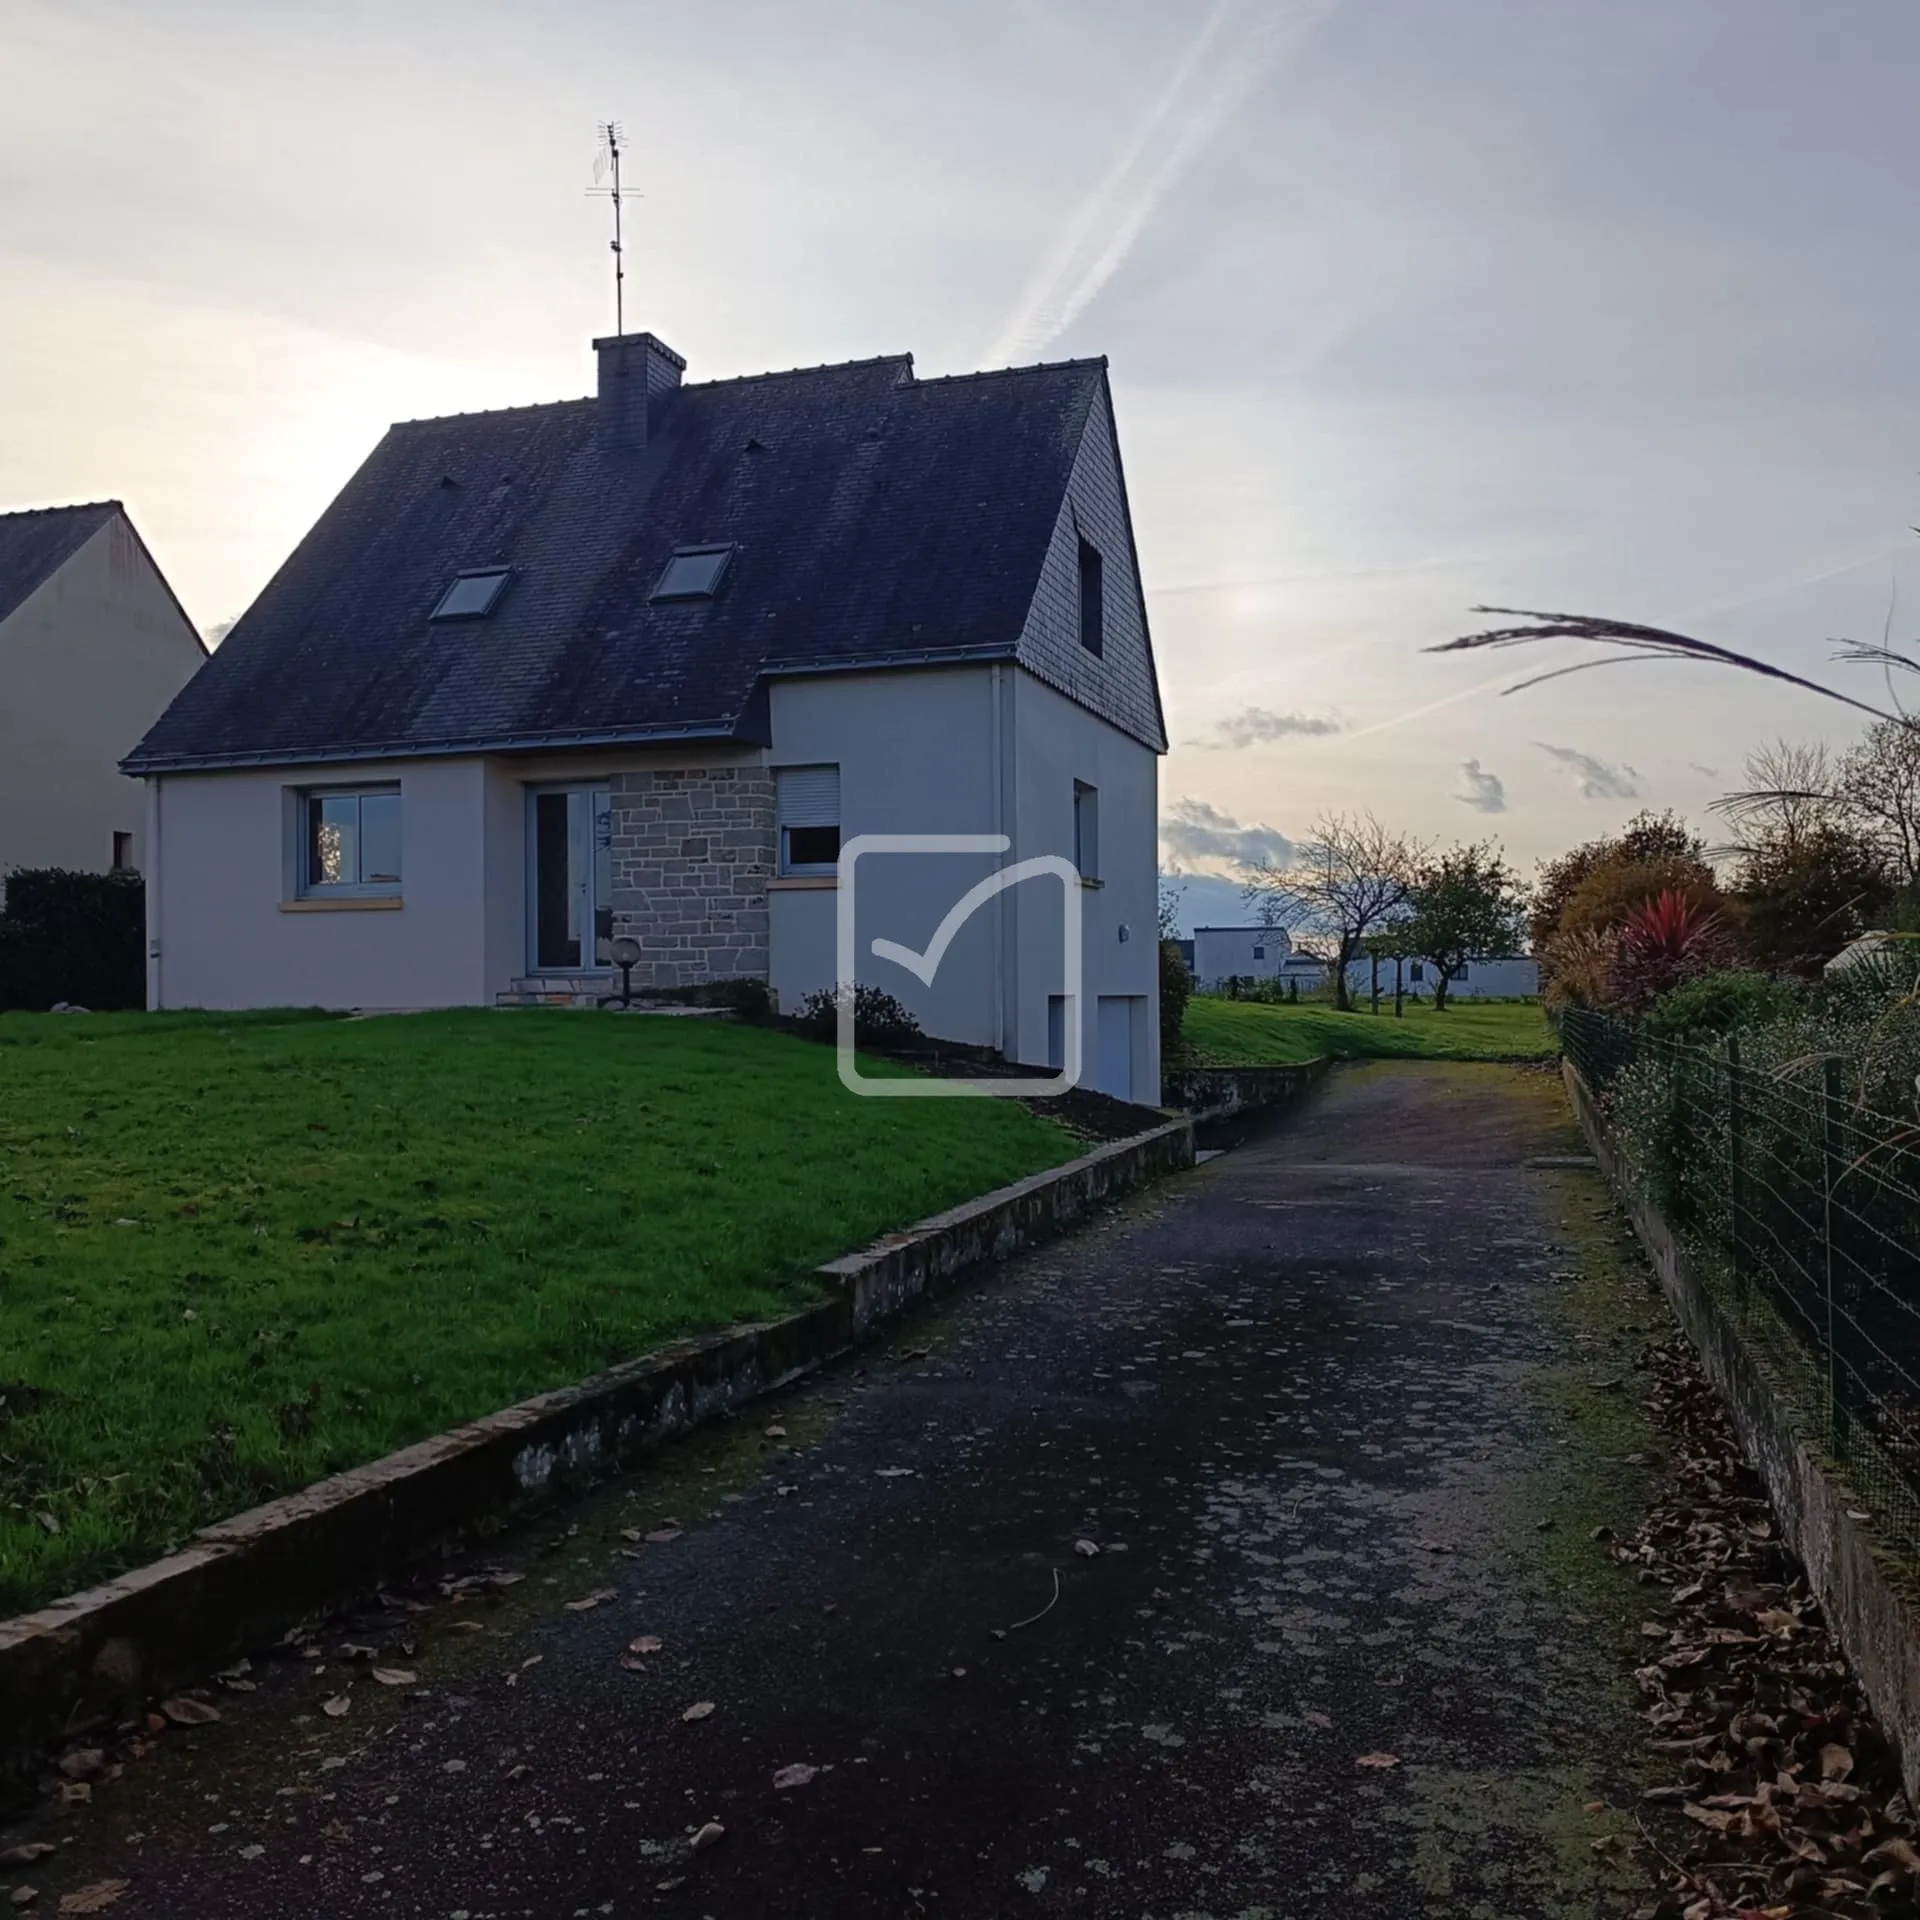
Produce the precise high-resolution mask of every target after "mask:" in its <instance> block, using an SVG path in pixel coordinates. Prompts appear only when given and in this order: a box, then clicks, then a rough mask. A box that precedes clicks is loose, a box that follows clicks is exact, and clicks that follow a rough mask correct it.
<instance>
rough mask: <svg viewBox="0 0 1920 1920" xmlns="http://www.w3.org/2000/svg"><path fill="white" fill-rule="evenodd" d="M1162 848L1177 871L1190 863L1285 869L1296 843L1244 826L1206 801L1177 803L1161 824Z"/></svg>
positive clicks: (1270, 830) (1266, 830)
mask: <svg viewBox="0 0 1920 1920" xmlns="http://www.w3.org/2000/svg"><path fill="white" fill-rule="evenodd" d="M1160 844H1161V846H1163V847H1164V848H1165V849H1166V851H1167V855H1168V858H1169V860H1170V862H1171V863H1172V865H1173V867H1174V868H1175V870H1178V869H1179V868H1180V867H1182V866H1184V865H1185V864H1186V863H1187V862H1188V861H1190V860H1191V861H1201V862H1206V863H1210V864H1212V865H1215V866H1220V865H1226V866H1230V867H1239V868H1246V867H1256V866H1261V865H1271V866H1276V867H1279V866H1285V865H1286V864H1287V862H1288V861H1289V860H1291V859H1292V858H1293V842H1292V841H1291V840H1289V839H1288V838H1287V836H1286V835H1285V834H1284V833H1281V832H1279V831H1277V830H1276V829H1275V828H1273V827H1261V826H1243V825H1242V824H1241V822H1240V821H1238V820H1236V819H1235V818H1234V817H1233V815H1232V814H1230V813H1222V812H1221V811H1220V809H1219V808H1218V807H1214V806H1209V805H1208V804H1207V802H1206V801H1204V800H1176V801H1175V802H1174V803H1173V806H1172V808H1171V809H1170V810H1169V812H1168V815H1167V817H1166V818H1165V819H1163V820H1162V821H1161V822H1160Z"/></svg>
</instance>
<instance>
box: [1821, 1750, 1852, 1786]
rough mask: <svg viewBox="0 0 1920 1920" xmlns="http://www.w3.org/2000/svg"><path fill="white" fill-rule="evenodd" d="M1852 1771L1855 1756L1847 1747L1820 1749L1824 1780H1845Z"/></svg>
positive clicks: (1822, 1777)
mask: <svg viewBox="0 0 1920 1920" xmlns="http://www.w3.org/2000/svg"><path fill="white" fill-rule="evenodd" d="M1852 1771H1853V1755H1852V1754H1851V1753H1849V1752H1848V1751H1847V1749H1846V1748H1845V1747H1843V1746H1840V1745H1838V1744H1835V1745H1833V1746H1828V1747H1822V1748H1821V1749H1820V1778H1821V1779H1822V1780H1844V1779H1845V1778H1846V1777H1847V1775H1848V1774H1850V1773H1851V1772H1852Z"/></svg>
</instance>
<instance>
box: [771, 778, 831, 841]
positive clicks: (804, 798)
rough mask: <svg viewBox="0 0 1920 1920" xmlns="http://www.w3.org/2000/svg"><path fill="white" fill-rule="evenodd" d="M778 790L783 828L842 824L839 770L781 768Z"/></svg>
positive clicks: (776, 780)
mask: <svg viewBox="0 0 1920 1920" xmlns="http://www.w3.org/2000/svg"><path fill="white" fill-rule="evenodd" d="M774 787H775V790H776V793H777V796H778V804H779V812H780V825H781V826H782V827H837V826H838V825H839V824H840V769H839V768H838V767H777V768H775V770H774Z"/></svg>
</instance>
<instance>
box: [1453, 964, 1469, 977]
mask: <svg viewBox="0 0 1920 1920" xmlns="http://www.w3.org/2000/svg"><path fill="white" fill-rule="evenodd" d="M1453 977H1454V978H1455V979H1456V980H1464V979H1465V978H1466V977H1467V970H1466V968H1465V967H1459V968H1456V969H1455V971H1454V976H1453Z"/></svg>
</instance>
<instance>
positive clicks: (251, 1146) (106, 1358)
mask: <svg viewBox="0 0 1920 1920" xmlns="http://www.w3.org/2000/svg"><path fill="white" fill-rule="evenodd" d="M1076 1151H1078V1144H1077V1143H1076V1142H1075V1141H1074V1140H1073V1138H1072V1137H1071V1136H1069V1135H1068V1134H1066V1133H1065V1132H1064V1131H1062V1130H1061V1129H1059V1128H1057V1127H1055V1126H1054V1125H1052V1124H1051V1123H1049V1122H1047V1121H1044V1120H1042V1119H1039V1118H1037V1117H1036V1116H1035V1115H1033V1114H1032V1113H1030V1112H1028V1111H1027V1110H1026V1109H1024V1108H1022V1107H1020V1106H1019V1105H1017V1104H1016V1103H1014V1102H1010V1101H1001V1100H980V1099H955V1100H875V1099H857V1098H855V1097H853V1096H852V1095H850V1094H848V1093H847V1092H846V1091H845V1090H844V1089H843V1088H842V1087H841V1086H840V1084H839V1082H838V1080H837V1078H836V1077H835V1074H834V1065H833V1055H832V1053H831V1052H830V1051H829V1050H828V1049H826V1048H824V1047H818V1046H814V1045H811V1044H809V1043H806V1042H804V1041H799V1040H795V1039H792V1038H790V1037H787V1036H785V1035H780V1034H773V1033H765V1032H758V1031H753V1030H750V1029H745V1028H739V1027H733V1026H728V1025H723V1024H720V1023H717V1022H711V1021H704V1020H676V1019H651V1018H614V1017H602V1016H593V1015H586V1014H577V1013H562V1012H553V1013H545V1012H526V1013H515V1014H493V1013H483V1012H470V1013H468V1012H462V1013H444V1014H423V1015H412V1016H407V1017H399V1018H391V1019H378V1020H359V1021H345V1020H330V1019H320V1018H315V1017H311V1016H297V1015H287V1016H281V1017H268V1016H252V1017H246V1018H232V1017H217V1016H205V1015H181V1016H175V1015H126V1016H118V1015H96V1016H89V1017H84V1018H82V1017H66V1016H47V1015H25V1014H10V1015H7V1016H4V1017H0V1614H4V1613H9V1612H15V1611H19V1610H21V1609H24V1608H27V1607H31V1606H34V1605H37V1604H40V1603H42V1602H44V1601H46V1600H47V1599H50V1598H52V1597H55V1596H56V1595H58V1594H60V1593H64V1592H67V1591H70V1590H72V1589H74V1588H76V1587H78V1586H81V1585H84V1584H86V1583H87V1582H88V1581H91V1580H95V1579H99V1578H102V1577H104V1576H106V1575H107V1574H109V1573H112V1572H115V1571H119V1570H121V1569H124V1568H126V1567H128V1566H131V1565H136V1564H138V1563H140V1562H141V1561H143V1560H145V1559H148V1558H150V1557H152V1556H153V1555H156V1554H158V1553H160V1552H162V1551H164V1550H165V1549H166V1548H167V1547H168V1546H169V1545H170V1544H172V1543H174V1542H177V1541H179V1540H180V1539H182V1538H183V1537H185V1536H186V1535H187V1534H188V1533H190V1532H191V1531H192V1530H193V1529H194V1528H195V1527H197V1526H201V1525H204V1524H206V1523H207V1522H209V1521H212V1520H215V1519H218V1518H222V1517H225V1516H226V1515H229V1514H232V1513H234V1512H237V1511H239V1510H241V1509H243V1508H245V1507H248V1506H251V1505H253V1504H254V1503H256V1502H257V1501H260V1500H263V1499H268V1498H271V1497H273V1496H274V1495H276V1494H280V1493H284V1492H288V1491H291V1490H293V1489H296V1488H298V1487H301V1486H305V1485H307V1484H309V1483H310V1482H312V1481H314V1480H316V1479H319V1478H321V1477H322V1476H324V1475H326V1474H329V1473H334V1472H338V1471H340V1470H342V1469H344V1468H347V1467H351V1466H356V1465H359V1464H362V1463H364V1462H366V1461H368V1460H371V1459H376V1458H378V1457H379V1456H380V1455H382V1454H384V1453H388V1452H391V1451H392V1450H393V1449H395V1448H397V1447H401V1446H405V1445H407V1444H409V1443H410V1442H412V1441H415V1440H418V1439H421V1438H423V1437H425V1436H427V1435H430V1434H433V1433H437V1432H440V1431H442V1430H444V1429H445V1428H447V1427H450V1426H454V1425H457V1424H459V1423H460V1422H462V1421H464V1420H469V1419H473V1418H476V1417H478V1416H479V1415H481V1414H484V1413H488V1412H491V1411H493V1410H495V1409H497V1408H499V1407H503V1406H506V1405H508V1404H510V1403H511V1402H513V1401H516V1400H520V1399H523V1398H525V1397H527V1396H528V1395H531V1394H534V1393H538V1392H541V1391H543V1390H545V1389H547V1388H550V1387H555V1386H559V1385H563V1384H565V1383H568V1382H570V1381H574V1380H578V1379H581V1378H583V1377H584V1376H586V1375H588V1374H591V1373H593V1372H595V1371H597V1370H599V1369H600V1368H603V1367H605V1366H608V1365H611V1364H612V1363H614V1362H616V1361H620V1360H624V1359H629V1358H632V1357H633V1356H635V1355H637V1354H641V1353H645V1352H647V1351H649V1350H650V1349H652V1348H654V1347H657V1346H660V1345H662V1344H663V1343H665V1342H666V1341H669V1340H672V1339H676V1338H679V1337H681V1336H684V1335H687V1334H692V1333H699V1332H705V1331H710V1330H712V1329H715V1328H718V1327H722V1326H726V1325H729V1324H732V1323H735V1322H739V1321H743V1320H752V1319H759V1318H763V1317H767V1316H770V1315H774V1314H777V1313H781V1312H785V1311H788V1310H790V1309H791V1308H793V1307H795V1306H797V1305H800V1304H803V1303H804V1302H806V1301H807V1300H810V1299H812V1298H815V1297H817V1290H816V1285H815V1282H814V1281H813V1279H812V1277H811V1269H812V1268H813V1267H814V1266H816V1265H817V1264H819V1263H820V1262H821V1261H823V1260H826V1259H830V1258H832V1257H833V1256H834V1255H836V1254H839V1253H843V1252H846V1251H847V1250H848V1249H850V1248H852V1247H855V1246H858V1245H859V1244H861V1243H862V1242H864V1241H866V1240H868V1239H870V1238H872V1237H873V1236H874V1235H876V1234H878V1233H881V1232H884V1231H886V1230H888V1229H890V1228H893V1227H898V1226H901V1225H904V1224H906V1223H907V1222H909V1221H912V1220H916V1219H918V1218H920V1217H922V1216H923V1215H925V1214H929V1213H933V1212H936V1211H938V1210H939V1209H941V1208H944V1207H947V1206H951V1205H953V1204H955V1203H956V1202H958V1201H960V1200H963V1199H966V1198H968V1197H970V1196H972V1195H974V1194H978V1193H981V1192H984V1191H986V1190H988V1189H991V1188H993V1187H996V1186H1000V1185H1004V1184H1005V1183H1007V1182H1009V1181H1012V1180H1016V1179H1019V1178H1021V1177H1022V1176H1024V1175H1026V1174H1030V1173H1034V1172H1038V1171H1040V1170H1041V1169H1043V1168H1046V1167H1050V1166H1056V1165H1059V1164H1060V1163H1062V1162H1064V1161H1066V1160H1068V1159H1071V1158H1072V1157H1073V1156H1074V1154H1075V1153H1076Z"/></svg>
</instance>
